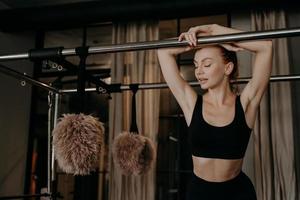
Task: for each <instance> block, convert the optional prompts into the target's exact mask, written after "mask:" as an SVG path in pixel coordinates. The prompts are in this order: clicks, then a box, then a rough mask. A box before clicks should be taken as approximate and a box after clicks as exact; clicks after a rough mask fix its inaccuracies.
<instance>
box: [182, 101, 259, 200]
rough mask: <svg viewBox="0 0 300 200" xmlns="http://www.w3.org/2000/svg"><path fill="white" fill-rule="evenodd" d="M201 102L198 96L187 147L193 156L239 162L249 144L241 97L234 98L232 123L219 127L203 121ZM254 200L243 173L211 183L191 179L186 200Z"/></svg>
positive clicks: (251, 188)
mask: <svg viewBox="0 0 300 200" xmlns="http://www.w3.org/2000/svg"><path fill="white" fill-rule="evenodd" d="M202 107H203V100H202V96H198V98H197V101H196V105H195V108H194V111H193V115H192V120H191V124H190V126H189V129H188V131H189V144H190V147H191V152H192V155H193V156H197V157H206V158H220V159H241V158H243V157H244V155H245V152H246V149H247V145H248V142H249V138H250V134H251V129H250V128H249V127H248V125H247V123H246V118H245V114H244V110H243V107H242V105H241V101H240V96H237V97H236V102H235V116H234V119H233V121H232V122H231V123H230V124H228V125H226V126H221V127H216V126H213V125H210V124H208V123H207V122H206V121H205V120H204V119H203V114H202V113H203V112H202ZM199 199H201V200H217V199H223V200H227V199H228V200H256V193H255V189H254V186H253V184H252V183H251V180H250V179H249V178H248V177H247V175H246V174H244V173H243V172H242V171H241V172H240V173H239V175H237V176H236V177H234V178H233V179H230V180H227V181H224V182H211V181H206V180H204V179H201V178H200V177H198V176H196V175H195V174H193V175H192V178H191V181H190V184H189V186H188V189H187V200H199Z"/></svg>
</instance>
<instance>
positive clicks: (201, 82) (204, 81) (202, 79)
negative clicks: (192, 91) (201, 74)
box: [198, 78, 207, 84]
mask: <svg viewBox="0 0 300 200" xmlns="http://www.w3.org/2000/svg"><path fill="white" fill-rule="evenodd" d="M198 80H199V82H200V84H205V83H206V82H207V79H205V78H200V79H198Z"/></svg>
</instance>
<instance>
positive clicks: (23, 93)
mask: <svg viewBox="0 0 300 200" xmlns="http://www.w3.org/2000/svg"><path fill="white" fill-rule="evenodd" d="M0 44H1V45H0V55H3V54H9V53H17V52H18V53H19V52H24V51H26V50H28V49H30V48H33V47H34V34H33V33H30V32H26V33H25V32H22V33H19V34H5V33H1V32H0ZM0 63H1V64H4V65H7V66H9V67H10V68H12V69H15V70H18V71H20V72H22V73H23V72H26V74H28V75H32V70H33V68H32V64H31V63H30V62H29V61H18V62H7V63H3V62H0ZM0 97H1V98H0V163H1V164H0V196H4V195H17V194H18V195H19V194H23V190H24V180H25V168H26V156H27V140H28V130H29V119H30V104H31V87H30V85H27V86H25V87H22V86H21V85H20V81H18V80H16V79H14V78H12V77H9V76H7V75H4V74H1V73H0Z"/></svg>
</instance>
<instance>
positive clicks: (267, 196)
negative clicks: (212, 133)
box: [251, 11, 296, 200]
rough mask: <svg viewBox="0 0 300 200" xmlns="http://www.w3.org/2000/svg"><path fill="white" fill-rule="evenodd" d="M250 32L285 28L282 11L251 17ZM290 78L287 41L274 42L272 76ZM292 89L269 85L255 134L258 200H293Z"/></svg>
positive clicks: (274, 84)
mask: <svg viewBox="0 0 300 200" xmlns="http://www.w3.org/2000/svg"><path fill="white" fill-rule="evenodd" d="M251 21H252V30H254V31H255V30H268V29H279V28H285V27H286V24H285V15H284V12H283V11H270V12H259V13H252V15H251ZM284 74H290V68H289V57H288V48H287V40H286V39H276V40H274V59H273V69H272V75H284ZM292 121H293V119H292V106H291V87H290V83H289V82H285V83H283V82H281V83H270V88H269V91H267V92H266V94H265V95H264V97H263V100H262V103H261V105H260V109H259V112H258V119H257V121H256V126H255V130H254V133H253V134H254V146H255V147H254V148H255V180H256V181H255V186H256V191H257V195H258V199H259V200H294V199H296V179H295V163H294V151H293V149H294V143H293V124H292Z"/></svg>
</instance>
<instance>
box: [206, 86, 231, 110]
mask: <svg viewBox="0 0 300 200" xmlns="http://www.w3.org/2000/svg"><path fill="white" fill-rule="evenodd" d="M206 95H207V97H208V98H209V99H210V100H211V102H212V103H213V104H215V105H224V103H226V101H227V100H228V98H230V97H234V96H235V94H234V93H233V92H232V90H231V88H230V84H229V82H225V83H223V84H220V85H219V86H217V87H214V88H209V89H208V91H207V93H206Z"/></svg>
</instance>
